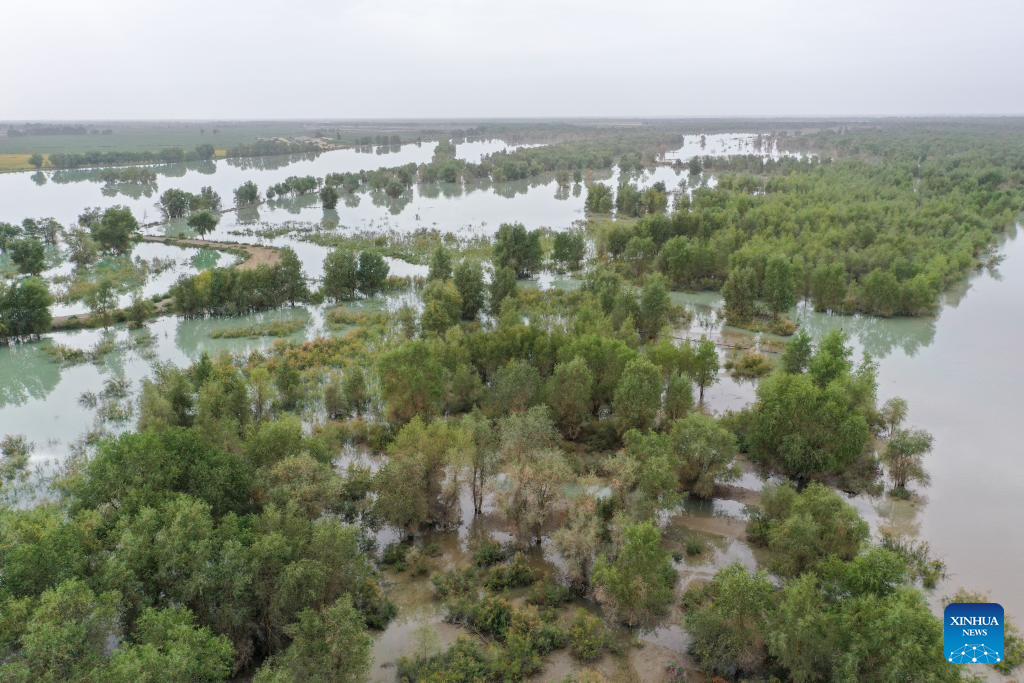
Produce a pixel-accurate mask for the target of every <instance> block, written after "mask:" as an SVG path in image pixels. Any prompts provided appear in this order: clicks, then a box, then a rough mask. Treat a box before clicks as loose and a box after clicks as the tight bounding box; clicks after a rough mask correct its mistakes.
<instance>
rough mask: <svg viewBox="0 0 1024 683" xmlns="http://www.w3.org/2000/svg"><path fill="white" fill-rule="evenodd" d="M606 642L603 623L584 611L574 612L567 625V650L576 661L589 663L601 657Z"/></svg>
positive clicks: (606, 635)
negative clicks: (570, 621)
mask: <svg viewBox="0 0 1024 683" xmlns="http://www.w3.org/2000/svg"><path fill="white" fill-rule="evenodd" d="M607 641H608V634H607V631H606V629H605V626H604V622H603V621H601V619H600V618H599V617H596V616H594V615H593V614H591V613H590V612H587V611H586V610H583V609H580V610H577V611H576V616H575V617H573V620H572V623H571V624H570V625H569V649H570V651H571V652H572V654H573V656H574V657H576V659H579V660H582V661H584V662H591V661H594V660H595V659H597V658H598V657H600V656H601V650H603V649H604V647H605V644H606V643H607Z"/></svg>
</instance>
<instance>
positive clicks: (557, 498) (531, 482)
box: [499, 447, 572, 546]
mask: <svg viewBox="0 0 1024 683" xmlns="http://www.w3.org/2000/svg"><path fill="white" fill-rule="evenodd" d="M506 471H507V473H508V480H507V481H508V486H507V487H506V488H504V489H502V490H501V492H500V494H499V498H500V501H501V507H502V510H503V511H504V513H505V517H506V518H507V519H508V521H509V522H510V523H511V524H512V526H513V527H514V528H515V531H516V537H517V539H518V541H519V543H520V545H523V546H526V545H528V544H529V543H530V542H531V541H534V542H536V543H540V541H541V539H542V537H543V531H544V527H545V525H546V524H547V522H548V520H549V519H550V518H551V517H552V516H553V515H554V514H555V512H557V511H558V509H559V508H561V507H562V505H563V502H564V492H563V489H564V488H565V485H566V484H567V483H569V481H571V480H572V469H570V467H569V463H568V462H566V459H565V456H564V455H563V454H562V452H561V451H559V450H557V449H554V448H541V447H537V448H528V449H525V450H523V451H522V452H520V453H519V454H518V455H515V456H513V457H510V458H508V459H507V464H506Z"/></svg>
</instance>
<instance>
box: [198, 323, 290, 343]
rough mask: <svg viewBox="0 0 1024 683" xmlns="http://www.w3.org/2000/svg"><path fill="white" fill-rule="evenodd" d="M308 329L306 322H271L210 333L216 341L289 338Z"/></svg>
mask: <svg viewBox="0 0 1024 683" xmlns="http://www.w3.org/2000/svg"><path fill="white" fill-rule="evenodd" d="M305 327H306V321H305V320H270V321H267V322H263V323H254V324H252V325H247V326H245V327H231V328H228V329H226V330H215V331H214V332H212V333H210V336H211V337H213V338H214V339H243V338H256V337H288V336H290V335H292V334H295V333H296V332H298V331H299V330H301V329H304V328H305Z"/></svg>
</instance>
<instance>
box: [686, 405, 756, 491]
mask: <svg viewBox="0 0 1024 683" xmlns="http://www.w3.org/2000/svg"><path fill="white" fill-rule="evenodd" d="M671 438H672V445H673V449H674V451H675V453H676V454H677V457H678V458H679V479H680V481H681V482H682V484H683V486H685V487H686V489H687V490H688V491H690V492H692V493H693V494H694V495H695V496H698V497H700V498H710V497H711V495H712V494H713V493H714V491H715V485H716V484H718V483H722V482H728V481H732V480H733V479H736V478H737V477H738V476H739V470H738V469H737V468H736V466H735V465H733V459H734V458H735V457H736V437H735V436H733V434H732V432H730V431H729V430H728V429H725V428H724V427H722V426H720V425H719V424H718V422H716V421H715V419H714V418H711V417H708V416H707V415H702V414H698V413H695V414H692V415H688V416H686V417H685V418H683V419H682V420H679V421H677V422H676V423H675V424H673V425H672V434H671Z"/></svg>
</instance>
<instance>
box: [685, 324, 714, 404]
mask: <svg viewBox="0 0 1024 683" xmlns="http://www.w3.org/2000/svg"><path fill="white" fill-rule="evenodd" d="M691 375H692V376H693V381H694V383H695V384H696V385H697V387H698V389H699V390H700V393H699V398H698V400H699V401H700V402H701V403H704V390H705V389H706V388H708V387H710V386H711V385H713V384H714V383H715V382H717V381H718V349H717V348H715V343H714V342H713V341H711V340H710V339H708V338H706V337H701V340H700V342H699V343H698V344H697V352H696V353H695V354H694V358H693V370H692V372H691Z"/></svg>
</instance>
